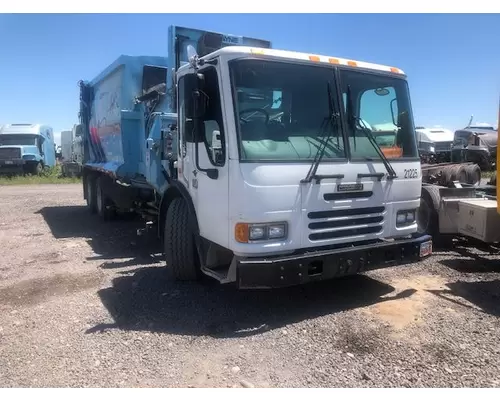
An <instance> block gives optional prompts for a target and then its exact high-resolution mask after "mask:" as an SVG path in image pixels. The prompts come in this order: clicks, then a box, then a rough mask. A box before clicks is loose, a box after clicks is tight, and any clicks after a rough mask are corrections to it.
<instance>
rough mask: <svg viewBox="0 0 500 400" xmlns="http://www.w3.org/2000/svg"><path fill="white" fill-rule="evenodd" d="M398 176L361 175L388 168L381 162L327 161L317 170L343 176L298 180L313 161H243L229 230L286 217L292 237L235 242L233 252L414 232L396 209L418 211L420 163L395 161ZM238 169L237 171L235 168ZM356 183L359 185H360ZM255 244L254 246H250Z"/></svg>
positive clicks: (234, 184) (235, 179)
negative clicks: (398, 221)
mask: <svg viewBox="0 0 500 400" xmlns="http://www.w3.org/2000/svg"><path fill="white" fill-rule="evenodd" d="M391 165H392V167H393V168H394V170H395V172H396V174H397V176H398V177H397V178H396V179H394V180H392V181H391V180H387V179H386V177H385V176H384V178H382V180H381V181H378V179H377V178H375V177H369V178H359V177H358V174H359V173H361V174H372V173H382V174H384V175H387V171H386V169H385V167H384V165H383V164H382V163H381V162H370V163H359V164H358V163H345V164H340V163H332V162H329V163H326V162H323V163H321V164H320V165H319V168H318V170H317V175H331V174H341V175H344V178H341V179H324V180H321V181H320V182H319V183H317V182H316V181H315V180H314V179H313V180H312V182H310V183H300V181H301V179H303V178H305V176H306V175H307V172H308V170H309V167H310V164H309V163H301V164H290V163H269V164H256V163H241V164H240V165H239V167H237V166H235V167H236V168H231V170H232V171H235V172H233V173H232V177H231V183H230V193H232V195H231V197H230V216H231V217H230V218H231V224H232V226H231V227H230V232H231V231H233V232H234V225H235V224H236V223H238V222H247V223H272V222H281V221H286V222H287V224H288V237H287V239H286V240H285V241H282V242H274V243H272V242H268V243H264V242H262V243H259V244H257V243H256V244H255V245H254V244H253V243H252V244H250V245H248V244H239V243H235V242H233V243H234V249H233V250H234V251H235V252H236V253H238V254H241V255H243V254H248V253H249V252H250V251H251V252H257V251H260V252H262V254H265V253H267V252H276V251H280V252H284V253H285V252H287V251H292V250H294V249H299V248H312V247H322V246H331V245H348V244H353V243H355V242H362V241H367V240H377V239H382V238H392V237H397V236H404V235H407V234H411V233H413V232H414V231H415V230H416V225H415V224H413V225H410V226H407V227H404V228H397V227H396V221H395V218H396V212H397V211H398V210H415V209H416V208H417V207H418V206H419V204H420V190H421V173H420V163H419V162H415V161H408V162H397V163H396V162H393V163H391ZM236 171H239V172H236ZM356 184H361V185H360V186H357V187H356ZM251 247H253V249H251Z"/></svg>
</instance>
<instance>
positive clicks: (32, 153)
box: [0, 123, 56, 175]
mask: <svg viewBox="0 0 500 400" xmlns="http://www.w3.org/2000/svg"><path fill="white" fill-rule="evenodd" d="M55 165H56V151H55V144H54V133H53V129H52V127H51V126H49V125H44V124H32V123H17V124H6V125H3V126H2V127H0V174H32V175H39V174H41V173H42V172H43V170H44V169H45V168H49V167H54V166H55Z"/></svg>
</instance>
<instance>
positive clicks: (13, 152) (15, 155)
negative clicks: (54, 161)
mask: <svg viewBox="0 0 500 400" xmlns="http://www.w3.org/2000/svg"><path fill="white" fill-rule="evenodd" d="M20 158H25V159H33V160H40V159H41V158H42V157H41V155H40V151H39V150H38V147H37V146H12V145H6V146H0V159H3V160H6V159H20Z"/></svg>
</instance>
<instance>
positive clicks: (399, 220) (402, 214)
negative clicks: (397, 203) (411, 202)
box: [396, 210, 416, 226]
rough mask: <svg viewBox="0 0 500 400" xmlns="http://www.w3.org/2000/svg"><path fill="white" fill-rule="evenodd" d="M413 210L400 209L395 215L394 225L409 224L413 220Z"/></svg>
mask: <svg viewBox="0 0 500 400" xmlns="http://www.w3.org/2000/svg"><path fill="white" fill-rule="evenodd" d="M415 214H416V212H415V210H400V211H398V213H397V215H396V226H402V225H411V224H413V223H414V222H415Z"/></svg>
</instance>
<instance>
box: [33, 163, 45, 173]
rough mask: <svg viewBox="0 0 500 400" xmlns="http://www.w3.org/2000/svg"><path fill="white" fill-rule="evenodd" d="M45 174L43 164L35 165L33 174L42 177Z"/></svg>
mask: <svg viewBox="0 0 500 400" xmlns="http://www.w3.org/2000/svg"><path fill="white" fill-rule="evenodd" d="M42 172H43V164H42V163H41V162H38V163H36V164H35V166H34V167H33V173H34V175H37V176H39V175H41V174H42Z"/></svg>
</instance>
